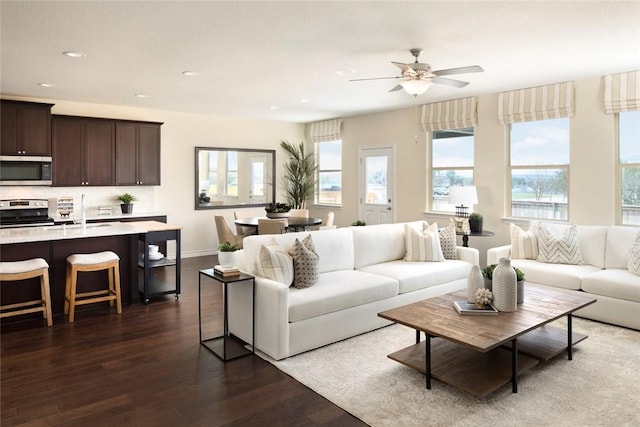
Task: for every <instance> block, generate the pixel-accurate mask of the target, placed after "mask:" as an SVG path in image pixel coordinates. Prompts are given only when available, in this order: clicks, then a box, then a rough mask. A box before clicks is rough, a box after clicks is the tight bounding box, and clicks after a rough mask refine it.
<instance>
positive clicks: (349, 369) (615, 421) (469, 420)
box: [262, 318, 640, 426]
mask: <svg viewBox="0 0 640 427" xmlns="http://www.w3.org/2000/svg"><path fill="white" fill-rule="evenodd" d="M556 325H558V326H562V327H564V326H565V325H566V322H565V321H564V320H560V321H558V322H556ZM573 327H574V331H575V332H580V333H583V334H587V335H589V338H587V339H586V340H585V341H583V342H581V343H579V344H578V345H577V346H575V347H574V357H573V361H569V360H567V357H566V354H563V355H560V356H558V357H556V358H554V359H552V360H550V361H548V362H546V363H541V364H540V365H538V366H536V367H534V368H532V369H531V370H529V371H527V372H526V373H524V374H523V375H521V376H520V377H519V381H518V393H516V394H514V393H511V384H507V385H506V386H504V387H502V388H500V389H499V390H498V391H496V392H495V393H493V394H491V395H489V396H488V397H486V398H476V397H473V396H471V395H469V394H467V393H465V392H463V391H460V390H457V389H455V388H453V387H451V386H448V385H446V384H444V383H441V382H440V381H438V380H433V383H432V388H431V390H426V389H425V377H424V375H422V374H420V373H419V372H417V371H415V370H413V369H411V368H408V367H405V366H404V365H401V364H399V363H397V362H395V361H393V360H391V359H389V358H387V354H389V353H392V352H394V351H396V350H399V349H401V348H404V347H406V346H409V345H411V344H413V343H414V342H415V332H414V330H412V329H409V328H407V327H404V326H400V325H392V326H389V327H386V328H382V329H379V330H376V331H373V332H370V333H368V334H364V335H360V336H357V337H354V338H351V339H348V340H345V341H341V342H338V343H335V344H332V345H329V346H326V347H323V348H320V349H317V350H314V351H310V352H307V353H304V354H301V355H298V356H294V357H290V358H288V359H285V360H281V361H273V360H271V359H270V358H269V357H267V356H264V355H263V356H262V357H264V358H265V359H266V360H269V361H270V362H271V363H273V364H274V365H275V366H276V367H278V369H280V370H282V371H283V372H286V373H287V374H289V375H291V376H292V377H293V378H295V379H296V380H298V381H300V382H301V383H303V384H304V385H306V386H307V387H309V388H311V389H312V390H314V391H315V392H317V393H319V394H321V395H322V396H324V397H326V398H327V399H329V400H330V401H331V402H333V403H335V404H336V405H338V406H340V407H341V408H343V409H345V410H346V411H348V412H350V413H351V414H353V415H355V416H356V417H358V418H360V419H361V420H363V421H364V422H366V423H368V424H370V425H373V426H417V425H420V426H431V425H433V426H445V425H446V426H479V425H520V426H544V425H546V426H626V425H629V426H631V425H634V426H638V425H640V332H638V331H632V330H629V329H624V328H619V327H615V326H610V325H605V324H601V323H598V322H592V321H589V320H584V319H578V318H574V322H573ZM423 339H424V335H423Z"/></svg>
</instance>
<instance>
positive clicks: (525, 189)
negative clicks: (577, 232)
mask: <svg viewBox="0 0 640 427" xmlns="http://www.w3.org/2000/svg"><path fill="white" fill-rule="evenodd" d="M510 129H511V132H510V158H511V161H510V174H511V216H513V217H524V218H541V219H557V220H565V221H566V220H567V219H568V212H567V198H568V188H569V183H568V178H569V119H568V118H560V119H551V120H538V121H528V122H520V123H512V124H511V125H510Z"/></svg>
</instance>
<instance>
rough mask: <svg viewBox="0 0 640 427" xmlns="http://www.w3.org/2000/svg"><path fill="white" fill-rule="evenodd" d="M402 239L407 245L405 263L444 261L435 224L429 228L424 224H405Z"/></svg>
mask: <svg viewBox="0 0 640 427" xmlns="http://www.w3.org/2000/svg"><path fill="white" fill-rule="evenodd" d="M404 238H405V243H406V245H407V252H406V254H405V256H404V260H405V261H425V262H442V261H444V256H443V255H442V248H441V247H440V233H439V232H438V224H436V223H435V222H434V223H433V224H431V225H429V226H426V223H424V224H421V225H419V226H415V225H413V224H405V225H404Z"/></svg>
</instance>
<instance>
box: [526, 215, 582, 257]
mask: <svg viewBox="0 0 640 427" xmlns="http://www.w3.org/2000/svg"><path fill="white" fill-rule="evenodd" d="M537 259H538V261H539V262H546V263H551V264H573V265H582V264H583V263H582V255H581V253H580V244H579V242H578V229H577V228H576V226H575V225H571V226H569V227H568V228H566V229H565V230H564V231H563V232H562V234H560V235H557V234H556V233H554V232H553V231H551V230H550V229H549V228H548V227H547V226H546V225H545V224H544V223H542V224H540V227H539V231H538V258H537Z"/></svg>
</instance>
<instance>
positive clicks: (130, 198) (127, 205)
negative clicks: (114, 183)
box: [116, 193, 138, 213]
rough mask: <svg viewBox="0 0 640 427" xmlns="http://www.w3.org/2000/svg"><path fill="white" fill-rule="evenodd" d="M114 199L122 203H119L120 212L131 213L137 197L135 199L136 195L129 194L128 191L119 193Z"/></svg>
mask: <svg viewBox="0 0 640 427" xmlns="http://www.w3.org/2000/svg"><path fill="white" fill-rule="evenodd" d="M116 200H120V202H121V203H122V204H121V205H120V209H121V210H122V213H131V212H132V211H133V203H131V202H134V201H136V200H138V199H136V196H134V195H132V194H129V193H124V194H121V195H120V196H117V197H116Z"/></svg>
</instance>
